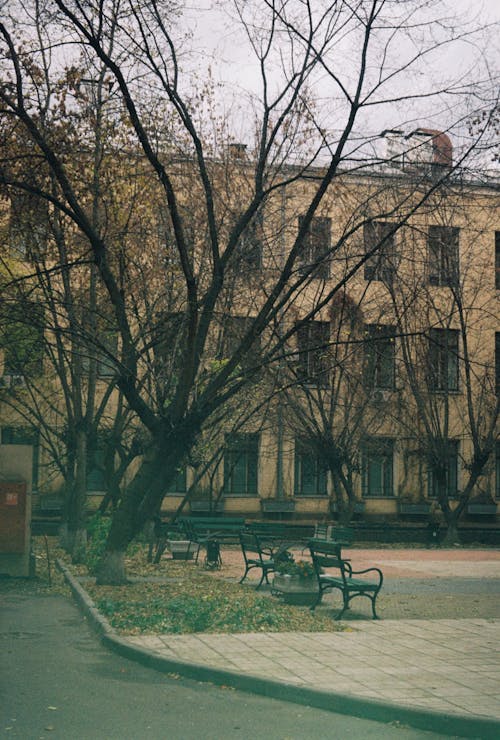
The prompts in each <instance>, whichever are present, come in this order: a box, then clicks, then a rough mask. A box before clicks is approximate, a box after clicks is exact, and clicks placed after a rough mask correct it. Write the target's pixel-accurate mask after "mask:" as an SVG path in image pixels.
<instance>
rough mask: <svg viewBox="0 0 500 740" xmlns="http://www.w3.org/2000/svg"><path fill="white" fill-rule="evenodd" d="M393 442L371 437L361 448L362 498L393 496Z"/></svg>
mask: <svg viewBox="0 0 500 740" xmlns="http://www.w3.org/2000/svg"><path fill="white" fill-rule="evenodd" d="M393 468H394V441H393V440H392V439H387V438H385V437H371V438H370V439H367V440H366V441H365V442H364V444H363V447H362V487H363V496H394V483H393V478H394V475H393Z"/></svg>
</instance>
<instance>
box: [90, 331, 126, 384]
mask: <svg viewBox="0 0 500 740" xmlns="http://www.w3.org/2000/svg"><path fill="white" fill-rule="evenodd" d="M117 349H118V334H117V333H116V332H115V331H106V332H101V333H100V334H99V336H98V337H97V338H96V340H95V344H92V345H91V346H89V347H88V348H87V352H86V354H84V355H82V370H83V372H84V373H87V374H88V373H89V371H90V360H91V358H92V357H95V361H96V372H97V376H98V377H99V378H110V377H112V376H113V375H115V373H116V370H117V368H116V362H115V360H114V358H116V353H117Z"/></svg>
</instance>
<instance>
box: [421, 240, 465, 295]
mask: <svg viewBox="0 0 500 740" xmlns="http://www.w3.org/2000/svg"><path fill="white" fill-rule="evenodd" d="M459 232H460V229H457V228H454V227H452V226H429V234H428V247H429V282H430V283H431V285H455V284H456V283H457V282H458V269H459V268H458V240H459Z"/></svg>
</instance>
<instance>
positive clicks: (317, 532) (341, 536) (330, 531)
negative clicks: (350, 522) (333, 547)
mask: <svg viewBox="0 0 500 740" xmlns="http://www.w3.org/2000/svg"><path fill="white" fill-rule="evenodd" d="M314 537H315V539H318V540H332V541H333V542H336V543H337V544H338V545H342V547H348V546H349V545H352V543H353V540H354V530H353V528H352V527H340V526H338V525H336V524H316V526H315V528H314Z"/></svg>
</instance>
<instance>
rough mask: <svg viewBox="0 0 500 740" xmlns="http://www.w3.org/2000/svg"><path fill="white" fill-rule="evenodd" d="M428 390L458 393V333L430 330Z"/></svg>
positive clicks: (449, 330)
mask: <svg viewBox="0 0 500 740" xmlns="http://www.w3.org/2000/svg"><path fill="white" fill-rule="evenodd" d="M428 372H429V388H430V390H433V391H458V331H457V330H456V329H431V331H430V334H429V366H428Z"/></svg>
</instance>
